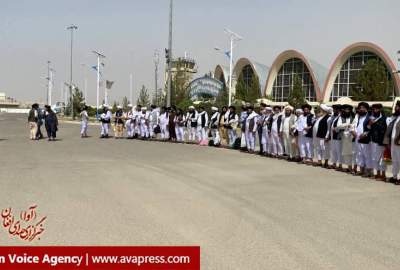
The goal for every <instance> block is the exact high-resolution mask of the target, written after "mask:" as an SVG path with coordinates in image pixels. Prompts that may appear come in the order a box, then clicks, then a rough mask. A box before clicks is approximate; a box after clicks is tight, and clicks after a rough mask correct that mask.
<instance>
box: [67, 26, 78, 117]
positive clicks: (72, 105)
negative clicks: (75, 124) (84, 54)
mask: <svg viewBox="0 0 400 270" xmlns="http://www.w3.org/2000/svg"><path fill="white" fill-rule="evenodd" d="M77 29H78V26H76V25H74V24H71V25H70V26H68V27H67V30H69V31H71V55H70V56H71V59H70V77H69V96H70V99H71V115H72V120H73V119H74V118H75V115H74V100H73V95H72V60H73V57H72V49H73V44H74V30H77Z"/></svg>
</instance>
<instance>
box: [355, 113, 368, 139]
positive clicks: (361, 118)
mask: <svg viewBox="0 0 400 270" xmlns="http://www.w3.org/2000/svg"><path fill="white" fill-rule="evenodd" d="M366 117H367V115H364V116H359V118H358V125H357V127H356V134H357V139H359V138H360V135H361V134H363V133H364V120H365V118H366Z"/></svg>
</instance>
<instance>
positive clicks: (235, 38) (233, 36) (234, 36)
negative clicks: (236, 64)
mask: <svg viewBox="0 0 400 270" xmlns="http://www.w3.org/2000/svg"><path fill="white" fill-rule="evenodd" d="M225 33H226V34H228V36H229V38H230V42H231V44H230V47H231V50H230V53H229V95H228V105H229V106H231V104H232V76H233V74H232V73H233V47H234V43H235V42H236V41H239V40H242V39H243V38H242V37H241V36H239V35H238V34H236V33H234V32H232V31H231V30H229V29H225Z"/></svg>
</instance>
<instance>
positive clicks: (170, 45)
mask: <svg viewBox="0 0 400 270" xmlns="http://www.w3.org/2000/svg"><path fill="white" fill-rule="evenodd" d="M173 2H174V1H173V0H170V2H169V37H168V56H169V61H168V89H167V107H170V106H171V88H172V11H173Z"/></svg>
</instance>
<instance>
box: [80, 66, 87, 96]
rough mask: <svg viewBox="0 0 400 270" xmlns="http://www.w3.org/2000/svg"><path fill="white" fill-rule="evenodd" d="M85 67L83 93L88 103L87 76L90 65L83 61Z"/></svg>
mask: <svg viewBox="0 0 400 270" xmlns="http://www.w3.org/2000/svg"><path fill="white" fill-rule="evenodd" d="M81 66H82V69H83V95H84V98H85V103H87V78H86V68H87V67H88V65H87V64H85V63H81Z"/></svg>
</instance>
